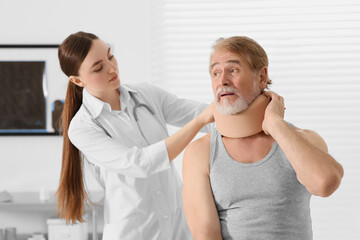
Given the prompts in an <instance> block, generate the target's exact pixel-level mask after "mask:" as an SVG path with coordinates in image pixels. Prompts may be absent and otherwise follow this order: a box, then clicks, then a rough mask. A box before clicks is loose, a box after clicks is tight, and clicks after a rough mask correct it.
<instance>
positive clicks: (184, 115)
mask: <svg viewBox="0 0 360 240" xmlns="http://www.w3.org/2000/svg"><path fill="white" fill-rule="evenodd" d="M149 87H151V90H152V91H153V93H154V96H156V98H157V99H156V102H157V105H158V106H160V107H161V111H162V112H163V114H164V118H165V122H166V123H167V124H170V125H173V126H177V127H183V126H184V125H185V124H186V123H188V122H190V121H191V120H192V119H194V118H195V117H196V116H198V115H199V114H200V113H201V112H202V111H204V110H205V109H206V108H207V107H208V105H209V104H206V103H202V102H198V101H194V100H190V99H185V98H179V97H177V96H176V95H175V94H172V93H170V92H168V91H166V90H164V89H161V88H158V87H155V86H152V85H149ZM212 127H213V125H212V124H209V125H206V126H203V128H202V129H201V130H200V131H201V132H209V131H210V129H211V128H212Z"/></svg>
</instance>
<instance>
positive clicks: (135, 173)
mask: <svg viewBox="0 0 360 240" xmlns="http://www.w3.org/2000/svg"><path fill="white" fill-rule="evenodd" d="M212 121H214V118H213V115H212V111H211V109H210V107H208V108H207V109H206V110H204V111H203V112H202V113H201V114H200V115H199V116H197V117H196V118H194V119H193V120H191V121H190V122H189V123H188V124H186V125H185V126H184V127H183V128H182V129H180V130H179V131H177V132H176V133H175V134H173V135H171V136H170V137H168V138H166V139H165V140H163V141H159V142H157V143H155V144H152V145H150V146H147V147H144V148H141V147H137V146H133V147H128V146H125V145H124V144H122V143H121V142H119V141H118V140H116V139H114V138H111V137H109V136H107V135H106V134H105V132H104V130H103V129H101V128H100V127H99V126H97V125H96V124H95V123H93V122H91V121H88V122H87V121H81V122H72V123H71V124H70V128H69V138H70V141H71V142H72V143H73V144H74V145H75V146H76V147H77V148H78V149H79V150H80V151H81V152H82V153H83V154H84V155H85V156H86V157H87V159H88V160H89V162H91V163H93V164H95V165H97V166H99V167H102V168H105V169H108V170H111V171H116V172H119V173H121V174H123V175H126V176H131V177H138V178H145V177H148V176H150V175H153V174H156V173H159V172H161V171H164V170H168V169H169V168H170V161H172V160H173V159H174V158H175V157H176V156H177V155H178V154H180V153H181V152H182V151H183V150H184V149H185V147H186V146H187V145H188V144H189V142H190V141H191V140H192V139H193V138H194V137H195V135H196V134H197V132H198V131H199V130H200V129H201V128H202V127H203V126H204V125H205V124H207V123H209V122H212Z"/></svg>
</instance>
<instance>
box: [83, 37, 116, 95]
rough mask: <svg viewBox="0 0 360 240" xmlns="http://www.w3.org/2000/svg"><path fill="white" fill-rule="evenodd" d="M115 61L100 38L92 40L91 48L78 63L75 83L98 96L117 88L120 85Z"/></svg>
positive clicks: (108, 48)
mask: <svg viewBox="0 0 360 240" xmlns="http://www.w3.org/2000/svg"><path fill="white" fill-rule="evenodd" d="M118 74H119V70H118V65H117V61H116V59H115V57H114V55H113V54H112V53H111V49H110V47H109V46H108V45H107V44H106V43H105V42H103V41H102V40H100V39H96V40H93V42H92V44H91V48H90V50H89V52H88V54H87V55H86V57H85V59H84V61H83V62H82V63H81V65H80V69H79V76H78V77H77V78H78V79H77V81H78V83H79V84H78V83H76V84H77V85H82V87H85V88H86V90H88V92H90V93H91V94H93V95H95V96H98V95H101V94H102V93H105V92H107V91H111V90H114V89H117V88H118V87H119V85H120V79H119V76H118Z"/></svg>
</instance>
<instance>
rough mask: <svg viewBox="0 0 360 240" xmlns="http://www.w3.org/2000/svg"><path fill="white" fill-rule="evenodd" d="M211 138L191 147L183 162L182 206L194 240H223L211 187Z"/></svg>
mask: <svg viewBox="0 0 360 240" xmlns="http://www.w3.org/2000/svg"><path fill="white" fill-rule="evenodd" d="M209 158H210V134H207V135H205V136H204V137H202V138H200V139H198V140H196V141H194V142H193V143H191V144H190V145H189V146H188V148H187V149H186V151H185V153H184V159H183V181H184V184H183V203H184V211H185V216H186V220H187V224H188V226H189V228H190V231H191V234H192V236H193V238H194V240H222V236H221V227H220V220H219V216H218V213H217V210H216V206H215V202H214V198H213V195H212V191H211V186H210V178H209V173H210V170H209V169H210V168H209Z"/></svg>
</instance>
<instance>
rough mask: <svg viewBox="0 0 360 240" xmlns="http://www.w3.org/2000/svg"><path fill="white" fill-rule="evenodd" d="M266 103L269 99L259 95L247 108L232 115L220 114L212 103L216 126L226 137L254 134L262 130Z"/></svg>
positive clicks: (244, 136)
mask: <svg viewBox="0 0 360 240" xmlns="http://www.w3.org/2000/svg"><path fill="white" fill-rule="evenodd" d="M268 104H269V99H268V98H267V97H265V96H264V95H259V96H258V97H257V98H256V99H255V100H254V101H253V102H252V103H251V104H250V106H249V107H248V109H246V110H245V111H243V112H241V113H238V114H234V115H224V114H221V113H219V112H218V111H217V110H216V107H215V105H213V113H214V118H215V122H216V128H217V130H218V131H219V133H220V134H221V135H223V136H224V137H227V138H246V137H251V136H254V135H256V134H258V133H260V132H262V122H263V120H264V114H265V109H266V107H267V105H268Z"/></svg>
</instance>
